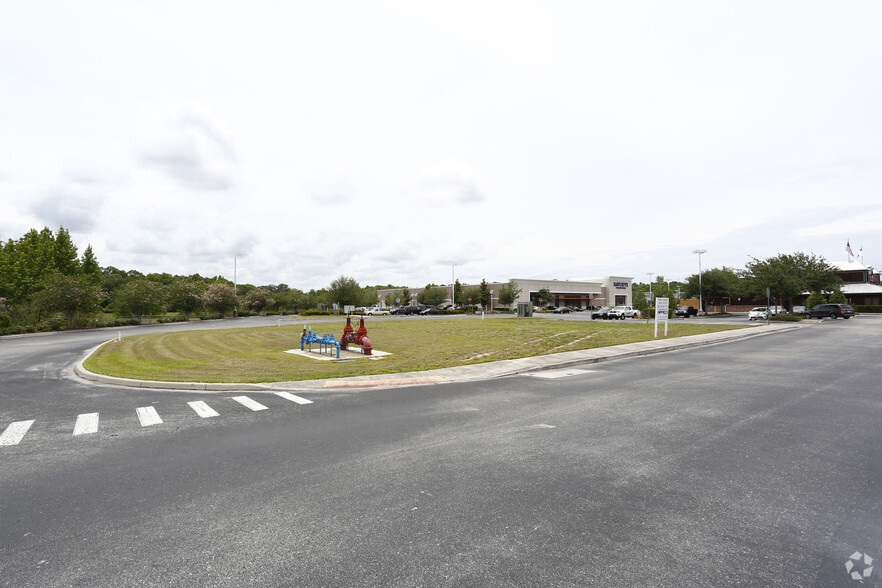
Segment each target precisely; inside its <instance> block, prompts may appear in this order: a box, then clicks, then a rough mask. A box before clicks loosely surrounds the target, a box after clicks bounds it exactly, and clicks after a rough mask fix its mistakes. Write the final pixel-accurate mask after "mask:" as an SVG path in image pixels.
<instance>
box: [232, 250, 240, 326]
mask: <svg viewBox="0 0 882 588" xmlns="http://www.w3.org/2000/svg"><path fill="white" fill-rule="evenodd" d="M240 255H242V252H241V251H237V252H236V253H234V254H233V295H234V296H238V294H236V292H237V290H236V269H237V268H236V262H237V261H238V259H239V256H240ZM238 316H239V298H238V297H237V298H236V306H235V307H233V318H236V317H238Z"/></svg>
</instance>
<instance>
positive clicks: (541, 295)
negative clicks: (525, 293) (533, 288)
mask: <svg viewBox="0 0 882 588" xmlns="http://www.w3.org/2000/svg"><path fill="white" fill-rule="evenodd" d="M536 298H538V299H539V305H540V306H543V307H545V306H548V305H549V304H554V294H552V293H551V290H549V289H548V288H541V289H540V290H539V291H538V292H536Z"/></svg>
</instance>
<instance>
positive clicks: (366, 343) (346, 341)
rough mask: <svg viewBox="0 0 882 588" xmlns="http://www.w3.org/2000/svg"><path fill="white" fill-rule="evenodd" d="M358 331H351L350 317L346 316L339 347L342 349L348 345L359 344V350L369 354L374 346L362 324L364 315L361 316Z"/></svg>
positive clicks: (345, 348)
mask: <svg viewBox="0 0 882 588" xmlns="http://www.w3.org/2000/svg"><path fill="white" fill-rule="evenodd" d="M360 321H361V322H360V323H359V326H358V331H356V332H354V333H353V332H352V317H346V326H345V327H343V340H342V341H341V342H340V348H341V349H343V350H344V351H345V350H347V349H348V348H349V345H361V352H362V353H364V354H365V355H370V354H371V351H372V350H373V348H374V346H373V345H371V340H370V339H368V336H367V328H365V326H364V317H361V319H360Z"/></svg>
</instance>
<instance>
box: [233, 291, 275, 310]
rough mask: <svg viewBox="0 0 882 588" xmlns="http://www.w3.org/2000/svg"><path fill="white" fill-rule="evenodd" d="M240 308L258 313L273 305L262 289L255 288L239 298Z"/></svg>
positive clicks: (272, 301)
mask: <svg viewBox="0 0 882 588" xmlns="http://www.w3.org/2000/svg"><path fill="white" fill-rule="evenodd" d="M240 300H241V301H242V306H243V307H245V308H247V309H248V310H250V311H253V312H258V313H259V312H260V311H262V310H264V309H265V308H267V307H268V306H272V305H273V304H275V300H273V299H272V297H271V296H270V294H269V292H267V291H266V290H264V289H262V288H255V289H253V290H251V291H249V292H248V293H247V294H245V296H243V297H241V298H240Z"/></svg>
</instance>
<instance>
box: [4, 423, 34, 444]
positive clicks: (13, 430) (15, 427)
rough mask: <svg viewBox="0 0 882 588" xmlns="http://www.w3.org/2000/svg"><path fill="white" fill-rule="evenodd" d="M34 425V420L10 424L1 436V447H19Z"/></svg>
mask: <svg viewBox="0 0 882 588" xmlns="http://www.w3.org/2000/svg"><path fill="white" fill-rule="evenodd" d="M33 424H34V421H33V420H30V421H17V422H14V423H12V424H10V425H9V426H8V427H6V430H5V431H3V434H2V435H0V445H18V443H19V442H20V441H21V440H22V438H23V437H24V436H25V433H27V432H28V429H30V428H31V425H33Z"/></svg>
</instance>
